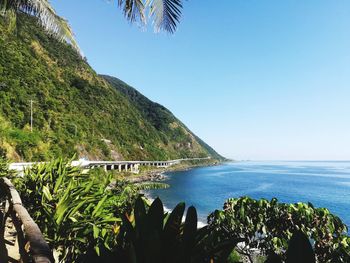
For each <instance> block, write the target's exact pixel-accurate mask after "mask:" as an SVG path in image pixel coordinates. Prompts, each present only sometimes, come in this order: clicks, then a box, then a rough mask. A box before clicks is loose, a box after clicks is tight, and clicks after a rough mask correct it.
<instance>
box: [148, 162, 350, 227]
mask: <svg viewBox="0 0 350 263" xmlns="http://www.w3.org/2000/svg"><path fill="white" fill-rule="evenodd" d="M165 182H166V183H168V184H169V185H170V188H168V189H159V190H151V191H149V192H148V193H147V194H148V195H150V196H151V197H152V198H155V197H157V196H159V197H160V198H161V200H162V201H163V203H164V205H165V206H166V207H167V208H169V209H173V208H174V207H175V205H176V204H177V203H178V202H181V201H184V202H185V203H186V206H187V207H188V206H190V205H194V206H195V207H196V208H197V212H198V217H199V220H200V221H201V222H202V223H205V222H206V218H207V215H208V214H209V213H210V212H212V211H214V210H215V209H221V208H222V206H223V204H224V202H225V200H226V199H228V198H231V197H240V196H250V197H252V198H267V199H271V198H273V197H276V198H278V200H279V201H281V202H286V203H295V202H311V203H312V204H313V205H314V206H316V207H326V208H328V209H329V210H330V211H331V212H332V213H334V214H336V215H337V216H339V217H340V218H341V219H342V220H343V222H345V223H346V224H347V225H348V226H350V161H349V162H343V161H339V162H336V161H322V162H318V161H317V162H316V161H314V162H311V161H307V162H306V161H298V162H296V161H289V162H235V163H225V164H222V165H219V166H213V167H201V168H195V169H192V170H188V171H181V172H171V173H167V174H166V180H165Z"/></svg>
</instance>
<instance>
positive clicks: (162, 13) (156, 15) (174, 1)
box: [147, 0, 182, 33]
mask: <svg viewBox="0 0 350 263" xmlns="http://www.w3.org/2000/svg"><path fill="white" fill-rule="evenodd" d="M147 6H149V8H150V15H151V17H153V19H154V26H155V29H156V30H157V31H159V30H165V31H167V32H169V33H174V32H175V30H176V27H177V24H178V23H179V21H180V17H181V10H182V0H147Z"/></svg>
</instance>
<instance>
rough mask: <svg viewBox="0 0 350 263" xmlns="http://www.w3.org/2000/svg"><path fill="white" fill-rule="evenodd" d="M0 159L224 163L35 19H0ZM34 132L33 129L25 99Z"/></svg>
mask: <svg viewBox="0 0 350 263" xmlns="http://www.w3.org/2000/svg"><path fill="white" fill-rule="evenodd" d="M0 49H1V51H0V154H6V155H7V157H8V158H10V159H12V160H26V161H34V160H47V159H50V158H54V157H58V156H64V157H72V156H73V155H74V154H75V155H77V157H83V156H84V157H88V158H90V159H129V160H130V159H145V160H146V159H177V158H185V157H207V156H211V157H213V158H215V159H220V158H222V157H221V156H220V155H218V154H217V153H216V152H215V151H214V150H213V149H212V148H210V147H209V146H208V145H207V144H205V143H204V142H203V141H201V140H200V139H199V138H197V136H195V135H194V134H193V133H192V132H191V131H190V130H189V129H188V128H187V127H185V126H184V125H183V124H182V123H181V122H180V121H179V120H178V119H177V118H175V117H174V115H173V114H172V113H171V112H170V111H169V110H167V109H166V108H165V107H163V106H161V105H159V104H157V103H154V102H152V101H150V100H148V99H147V98H146V97H144V96H143V95H142V94H140V93H139V92H137V91H136V90H135V89H133V88H132V87H130V86H128V85H127V84H125V83H124V82H122V81H120V80H119V79H116V78H113V77H109V76H99V75H98V74H96V72H95V71H94V70H93V69H92V68H91V67H90V66H89V64H88V63H87V62H86V61H84V60H83V59H82V58H81V57H80V56H79V55H78V54H77V53H76V52H75V51H74V50H73V49H72V48H71V47H70V46H69V45H67V44H65V43H60V42H58V41H56V40H55V39H53V38H52V37H50V36H49V35H48V34H47V33H46V32H45V31H44V30H43V29H42V28H41V27H40V26H38V25H37V23H36V21H35V19H34V18H32V17H28V16H25V15H20V16H19V17H18V18H17V27H16V29H10V27H9V26H8V25H7V23H6V22H5V21H4V20H3V19H2V18H0ZM31 100H32V101H33V131H32V132H31V131H30V115H31V113H30V111H31V107H30V101H31Z"/></svg>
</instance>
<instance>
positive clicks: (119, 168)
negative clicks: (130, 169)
mask: <svg viewBox="0 0 350 263" xmlns="http://www.w3.org/2000/svg"><path fill="white" fill-rule="evenodd" d="M118 170H119V172H121V171H122V165H121V164H118Z"/></svg>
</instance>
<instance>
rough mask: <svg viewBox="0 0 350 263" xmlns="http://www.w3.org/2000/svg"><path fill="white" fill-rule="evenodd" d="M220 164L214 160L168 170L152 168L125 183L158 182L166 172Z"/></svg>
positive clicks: (185, 164)
mask: <svg viewBox="0 0 350 263" xmlns="http://www.w3.org/2000/svg"><path fill="white" fill-rule="evenodd" d="M222 163H223V162H222V161H218V160H214V161H211V162H195V163H193V162H192V163H181V164H176V165H173V166H169V167H168V168H154V169H150V170H144V171H141V172H140V173H139V174H137V175H133V176H130V177H128V178H127V181H129V182H131V183H144V182H160V181H163V180H164V179H165V178H166V176H165V173H167V172H178V171H187V170H191V169H194V168H198V167H208V166H216V165H220V164H222Z"/></svg>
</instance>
